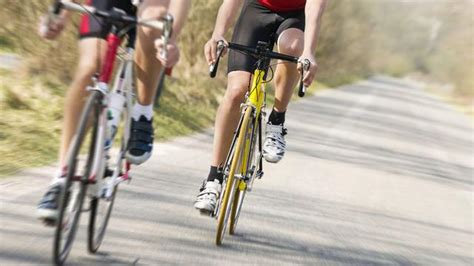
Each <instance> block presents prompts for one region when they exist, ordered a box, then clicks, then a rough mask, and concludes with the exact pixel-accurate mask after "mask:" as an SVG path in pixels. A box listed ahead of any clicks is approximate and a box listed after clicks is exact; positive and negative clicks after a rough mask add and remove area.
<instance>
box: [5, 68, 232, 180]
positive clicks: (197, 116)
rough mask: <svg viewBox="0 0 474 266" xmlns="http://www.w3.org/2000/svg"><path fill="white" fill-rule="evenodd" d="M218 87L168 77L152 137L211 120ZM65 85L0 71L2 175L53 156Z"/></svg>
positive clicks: (166, 135)
mask: <svg viewBox="0 0 474 266" xmlns="http://www.w3.org/2000/svg"><path fill="white" fill-rule="evenodd" d="M222 87H223V84H222V82H209V78H207V77H202V78H201V79H194V80H188V81H186V80H184V79H181V80H167V81H166V87H165V91H164V92H163V95H162V99H161V102H160V107H159V108H156V109H155V112H156V116H155V119H154V125H155V129H156V132H155V135H156V139H157V140H161V141H163V140H167V139H170V138H172V137H175V136H181V135H186V134H190V133H192V132H195V131H198V130H201V129H203V128H205V127H207V126H209V125H211V123H212V122H213V120H214V116H215V111H216V109H217V105H218V102H217V100H215V99H216V98H217V94H218V93H219V91H220V92H223V90H222ZM197 88H206V90H205V91H204V90H198V89H197ZM66 89H67V87H66V86H65V85H62V84H61V83H60V82H53V81H51V80H49V79H46V78H44V77H41V76H37V77H16V76H15V74H14V73H12V72H9V71H6V70H2V71H0V109H1V110H2V115H1V116H0V153H1V154H2V160H1V161H0V176H7V175H12V174H14V173H16V172H18V171H19V170H21V169H24V168H28V167H36V166H42V165H47V164H49V163H52V162H54V161H55V160H56V159H57V151H58V148H59V137H60V133H61V118H62V109H63V99H64V92H65V91H66Z"/></svg>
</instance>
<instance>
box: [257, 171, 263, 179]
mask: <svg viewBox="0 0 474 266" xmlns="http://www.w3.org/2000/svg"><path fill="white" fill-rule="evenodd" d="M262 176H263V171H259V172H257V176H256V177H257V178H258V179H262Z"/></svg>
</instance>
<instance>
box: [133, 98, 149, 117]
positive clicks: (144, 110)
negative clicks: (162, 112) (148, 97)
mask: <svg viewBox="0 0 474 266" xmlns="http://www.w3.org/2000/svg"><path fill="white" fill-rule="evenodd" d="M142 115H144V116H145V117H146V119H148V120H150V119H151V118H152V117H153V104H150V105H141V104H139V103H138V102H137V103H135V105H134V106H133V111H132V117H133V119H134V120H138V119H140V116H142Z"/></svg>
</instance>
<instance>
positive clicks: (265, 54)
mask: <svg viewBox="0 0 474 266" xmlns="http://www.w3.org/2000/svg"><path fill="white" fill-rule="evenodd" d="M225 48H229V49H234V50H239V51H242V52H246V53H248V54H250V55H254V56H257V57H259V58H270V59H279V60H284V61H289V62H293V63H296V64H301V65H302V67H301V71H300V74H301V78H300V84H299V89H298V96H299V97H304V95H305V93H306V87H305V86H304V84H303V77H304V72H305V71H308V70H309V67H310V65H311V62H310V61H309V60H308V59H300V58H298V57H294V56H290V55H286V54H281V53H276V52H273V51H270V50H264V51H261V50H259V49H257V48H254V47H249V46H245V45H241V44H237V43H228V44H225V43H224V41H222V40H221V41H218V42H217V60H216V62H215V63H214V64H212V65H210V67H209V75H210V76H211V78H214V77H215V76H216V73H217V68H218V66H219V60H220V58H221V56H222V53H223V51H224V50H225Z"/></svg>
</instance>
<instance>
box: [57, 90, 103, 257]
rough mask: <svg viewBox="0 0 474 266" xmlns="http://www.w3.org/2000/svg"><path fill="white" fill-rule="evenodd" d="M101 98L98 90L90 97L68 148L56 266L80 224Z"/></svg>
mask: <svg viewBox="0 0 474 266" xmlns="http://www.w3.org/2000/svg"><path fill="white" fill-rule="evenodd" d="M101 97H102V95H101V94H100V93H99V92H96V91H93V92H92V93H91V95H90V96H89V98H88V100H87V102H86V104H85V106H84V109H83V111H82V115H81V119H80V121H79V126H78V128H77V131H76V134H75V135H74V138H73V141H72V142H71V146H70V148H69V152H68V160H67V177H66V184H65V189H64V190H63V191H62V192H61V195H60V201H59V217H58V220H57V222H56V232H55V237H54V251H53V257H54V262H55V264H57V265H62V264H63V263H64V262H65V261H66V258H67V256H68V255H69V252H70V251H71V248H72V244H73V242H74V238H75V235H76V231H77V227H78V224H79V218H80V215H81V212H82V205H83V203H84V197H85V195H86V190H87V179H88V177H89V174H90V171H91V168H92V163H93V159H94V154H95V143H96V138H97V131H98V119H99V113H100V100H101ZM90 125H91V126H90ZM81 153H82V154H84V155H81Z"/></svg>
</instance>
